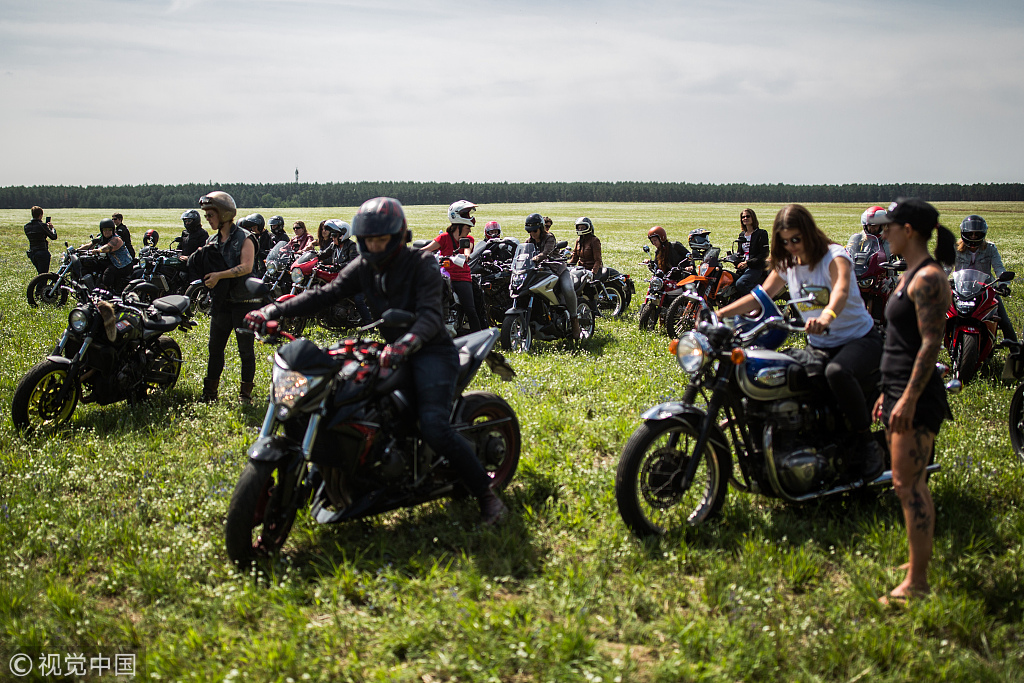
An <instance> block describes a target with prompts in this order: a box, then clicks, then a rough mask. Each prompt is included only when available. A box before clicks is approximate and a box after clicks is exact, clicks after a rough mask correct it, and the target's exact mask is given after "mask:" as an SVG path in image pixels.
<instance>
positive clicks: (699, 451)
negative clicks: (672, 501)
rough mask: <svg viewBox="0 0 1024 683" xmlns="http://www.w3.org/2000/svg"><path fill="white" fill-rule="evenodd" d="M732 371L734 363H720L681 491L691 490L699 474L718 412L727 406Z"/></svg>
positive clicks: (722, 361) (723, 360) (684, 474)
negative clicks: (698, 470) (702, 457)
mask: <svg viewBox="0 0 1024 683" xmlns="http://www.w3.org/2000/svg"><path fill="white" fill-rule="evenodd" d="M732 369H733V365H732V363H730V362H727V361H726V360H725V359H722V360H721V361H720V364H719V367H718V373H717V376H716V377H715V388H714V390H713V391H712V392H711V398H710V400H708V407H707V414H706V415H705V417H704V420H703V421H702V422H701V424H700V433H698V434H697V443H696V444H694V449H693V454H692V455H691V456H690V461H689V462H688V463H687V464H686V472H684V473H683V480H682V481H681V482H680V483H679V489H680V490H681V491H685V490H686V489H688V488H690V484H692V483H693V477H694V475H696V474H697V467H698V466H699V465H700V458H701V456H702V455H703V453H704V448H705V447H706V446H707V444H708V440H709V439H710V438H711V427H712V426H713V425H714V424H715V420H716V419H717V418H718V411H719V410H720V409H721V408H722V406H723V405H724V404H725V400H726V392H727V391H728V388H729V373H730V372H731V371H732Z"/></svg>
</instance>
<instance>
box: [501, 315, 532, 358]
mask: <svg viewBox="0 0 1024 683" xmlns="http://www.w3.org/2000/svg"><path fill="white" fill-rule="evenodd" d="M499 341H500V342H501V348H502V349H503V350H505V351H518V352H519V353H527V352H529V350H530V346H531V345H532V344H533V331H532V330H531V329H530V323H529V321H528V320H527V318H526V316H524V315H518V314H515V313H512V314H509V315H506V316H505V319H504V320H503V321H501V336H500V337H499Z"/></svg>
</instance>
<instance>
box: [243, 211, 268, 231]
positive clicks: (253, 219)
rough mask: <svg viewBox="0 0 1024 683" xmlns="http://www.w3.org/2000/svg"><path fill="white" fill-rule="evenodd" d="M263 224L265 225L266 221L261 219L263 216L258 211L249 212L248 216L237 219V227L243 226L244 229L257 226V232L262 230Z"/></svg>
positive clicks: (251, 228)
mask: <svg viewBox="0 0 1024 683" xmlns="http://www.w3.org/2000/svg"><path fill="white" fill-rule="evenodd" d="M264 225H266V223H264V221H263V216H261V215H260V214H258V213H250V214H249V215H248V216H246V217H245V218H243V219H242V220H240V221H238V227H240V228H245V229H246V230H253V229H255V228H259V230H257V232H263V226H264Z"/></svg>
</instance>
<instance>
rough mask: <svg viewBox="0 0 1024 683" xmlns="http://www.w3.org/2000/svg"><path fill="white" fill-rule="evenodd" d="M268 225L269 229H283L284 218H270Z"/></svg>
mask: <svg viewBox="0 0 1024 683" xmlns="http://www.w3.org/2000/svg"><path fill="white" fill-rule="evenodd" d="M268 225H270V227H272V228H283V227H284V218H283V217H281V216H271V217H270V223H269V224H268Z"/></svg>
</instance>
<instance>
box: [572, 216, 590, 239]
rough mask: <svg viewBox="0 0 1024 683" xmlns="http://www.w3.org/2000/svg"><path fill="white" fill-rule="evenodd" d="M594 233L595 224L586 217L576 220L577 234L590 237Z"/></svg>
mask: <svg viewBox="0 0 1024 683" xmlns="http://www.w3.org/2000/svg"><path fill="white" fill-rule="evenodd" d="M593 232H594V222H593V221H591V220H590V219H589V218H587V217H586V216H584V217H582V218H577V219H576V234H577V235H590V234H593Z"/></svg>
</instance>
